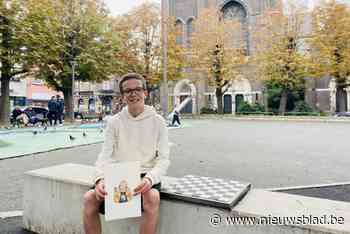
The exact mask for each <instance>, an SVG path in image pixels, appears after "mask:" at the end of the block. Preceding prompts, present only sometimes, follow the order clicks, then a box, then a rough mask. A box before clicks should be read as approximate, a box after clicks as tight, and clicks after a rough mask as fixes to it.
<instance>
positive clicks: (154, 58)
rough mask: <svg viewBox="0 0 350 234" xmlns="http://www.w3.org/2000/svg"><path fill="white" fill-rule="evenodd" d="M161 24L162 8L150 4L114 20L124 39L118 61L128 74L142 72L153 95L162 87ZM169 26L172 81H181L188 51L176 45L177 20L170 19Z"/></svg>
mask: <svg viewBox="0 0 350 234" xmlns="http://www.w3.org/2000/svg"><path fill="white" fill-rule="evenodd" d="M160 23H161V21H160V11H159V6H158V5H157V4H155V3H150V2H145V3H143V4H141V5H140V6H138V7H136V8H134V9H132V10H131V11H130V12H129V13H128V14H126V15H122V16H118V17H116V18H114V30H115V31H116V32H119V34H120V36H121V38H122V43H121V46H122V50H121V53H120V54H119V55H118V59H120V61H123V64H124V65H125V69H126V70H127V71H135V72H138V73H140V74H142V75H143V76H144V77H145V78H146V80H147V85H148V91H149V92H152V91H153V90H154V89H157V88H159V83H160V80H161V74H162V54H161V41H160V40H161V35H160V33H161V31H160V26H161V25H160ZM166 24H167V27H168V29H169V30H168V35H167V37H168V45H167V49H168V53H167V56H168V79H169V80H175V79H180V78H181V77H182V74H183V73H182V68H183V67H184V63H185V59H184V58H185V56H184V54H185V53H184V48H183V47H182V45H179V44H177V43H176V35H177V32H176V30H175V19H174V18H171V17H169V18H168V19H167V20H166ZM148 101H149V102H151V103H152V102H153V101H152V100H148Z"/></svg>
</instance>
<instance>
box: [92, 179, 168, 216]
mask: <svg viewBox="0 0 350 234" xmlns="http://www.w3.org/2000/svg"><path fill="white" fill-rule="evenodd" d="M145 175H146V174H145V173H142V174H141V178H143V177H144V176H145ZM161 187H162V184H161V183H158V184H154V185H153V186H152V188H153V189H156V190H158V192H159V193H160V189H161ZM91 189H95V186H93V187H91ZM141 210H142V211H143V198H142V196H141ZM99 211H100V214H103V215H104V214H105V201H102V202H101V205H100V208H99Z"/></svg>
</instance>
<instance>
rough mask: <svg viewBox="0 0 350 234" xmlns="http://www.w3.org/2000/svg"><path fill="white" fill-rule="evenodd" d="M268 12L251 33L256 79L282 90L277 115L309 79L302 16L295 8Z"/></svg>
mask: <svg viewBox="0 0 350 234" xmlns="http://www.w3.org/2000/svg"><path fill="white" fill-rule="evenodd" d="M285 9H287V10H285V11H284V12H283V11H282V10H281V9H270V10H268V11H266V12H265V13H264V14H263V15H262V16H261V17H260V18H259V19H258V24H257V27H256V30H255V31H254V33H253V35H254V36H253V41H254V45H255V46H254V55H253V59H252V60H251V62H252V63H253V64H254V65H255V70H256V72H257V74H256V75H257V77H259V78H261V80H262V81H263V83H265V85H266V86H268V87H278V88H279V89H280V90H281V98H280V103H279V114H282V115H283V114H284V113H285V111H286V106H287V101H288V96H289V95H290V94H291V93H292V92H293V91H295V90H299V89H302V88H304V84H305V77H306V76H307V75H308V69H307V67H308V64H309V56H308V55H307V53H306V47H305V43H304V42H305V38H306V34H305V32H304V31H303V24H304V22H305V14H304V12H302V10H300V9H298V8H297V7H296V6H295V5H292V4H290V5H288V7H286V8H285Z"/></svg>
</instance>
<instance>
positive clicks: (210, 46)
mask: <svg viewBox="0 0 350 234" xmlns="http://www.w3.org/2000/svg"><path fill="white" fill-rule="evenodd" d="M242 27H243V25H242V23H241V22H239V21H236V20H233V19H224V17H223V14H222V12H221V11H218V10H217V9H216V8H213V7H210V8H206V9H203V10H202V11H201V12H200V13H199V16H198V18H197V19H196V20H195V22H194V32H193V34H192V37H191V38H190V44H191V46H190V47H189V48H188V54H189V61H190V63H191V67H192V68H193V71H195V72H202V73H204V74H206V75H207V76H208V79H209V83H210V84H212V85H213V86H214V87H215V95H216V98H217V103H218V113H219V114H222V113H223V104H222V98H223V95H224V93H225V92H226V91H227V90H228V88H229V85H230V81H231V80H233V79H238V78H239V76H238V74H239V73H240V68H241V67H242V65H243V64H245V62H246V58H247V56H246V55H247V51H246V48H245V42H244V37H242V31H243V28H242Z"/></svg>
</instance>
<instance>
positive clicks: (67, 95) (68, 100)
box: [63, 88, 74, 123]
mask: <svg viewBox="0 0 350 234" xmlns="http://www.w3.org/2000/svg"><path fill="white" fill-rule="evenodd" d="M63 95H64V109H65V111H66V113H65V117H64V121H65V122H66V123H67V122H68V123H72V122H73V119H72V112H74V107H73V109H72V101H73V99H72V98H73V97H72V90H71V89H70V88H66V89H65V90H64V91H63Z"/></svg>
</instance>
